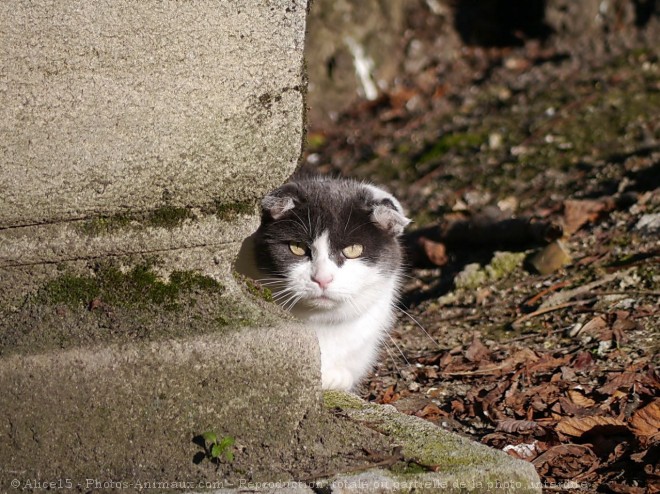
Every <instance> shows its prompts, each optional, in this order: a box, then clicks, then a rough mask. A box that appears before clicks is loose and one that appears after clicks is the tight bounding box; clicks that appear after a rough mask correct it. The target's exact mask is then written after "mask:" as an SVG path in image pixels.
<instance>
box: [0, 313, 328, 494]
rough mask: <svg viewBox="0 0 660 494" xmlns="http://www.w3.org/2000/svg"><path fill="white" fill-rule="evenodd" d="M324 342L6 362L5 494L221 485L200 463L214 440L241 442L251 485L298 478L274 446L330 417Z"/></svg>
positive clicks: (262, 336)
mask: <svg viewBox="0 0 660 494" xmlns="http://www.w3.org/2000/svg"><path fill="white" fill-rule="evenodd" d="M315 344H316V343H315V340H314V338H313V336H312V334H311V333H310V332H308V331H305V330H304V329H301V328H300V327H298V326H296V325H294V324H282V323H281V322H280V323H279V324H277V325H276V326H265V325H262V326H260V327H257V328H243V329H242V330H241V331H240V332H236V331H233V332H226V333H215V334H209V335H206V336H201V337H189V338H184V339H177V340H167V341H160V342H152V343H131V344H118V345H105V346H100V347H92V348H80V347H76V348H72V349H70V350H67V351H57V352H49V353H46V354H40V355H34V356H28V357H26V356H21V355H15V356H11V357H8V358H4V359H2V360H0V388H1V389H2V390H3V398H2V401H3V404H2V406H0V423H1V424H2V430H1V431H0V465H2V469H1V470H0V491H2V492H6V491H8V490H9V483H10V481H11V479H14V478H19V479H21V480H22V481H25V480H27V479H29V478H40V479H43V480H55V479H65V478H68V479H72V480H73V482H74V484H75V485H78V484H81V485H82V486H83V487H86V484H85V482H86V479H88V478H90V479H98V480H100V481H102V482H107V481H115V482H127V483H132V482H137V481H140V480H141V481H143V482H145V481H152V482H153V481H160V482H165V481H170V482H174V481H201V480H204V479H215V480H217V478H218V477H217V473H216V472H215V469H214V468H209V467H210V465H208V464H206V463H201V464H199V465H196V464H194V463H193V461H192V460H193V457H194V456H195V454H197V453H200V451H201V448H200V447H199V446H198V445H197V444H195V443H193V441H192V440H193V437H195V436H197V435H200V434H202V433H204V432H206V431H209V430H211V431H215V432H216V433H217V434H218V435H219V436H220V437H223V436H231V437H234V438H236V440H237V442H238V443H239V444H240V448H241V453H240V454H239V453H237V454H236V462H235V465H236V468H237V469H240V468H249V469H250V478H252V479H273V478H275V479H277V478H282V477H283V476H284V478H286V474H285V472H283V471H282V470H281V468H280V465H279V464H278V462H279V461H280V460H279V458H278V455H275V454H272V452H271V448H283V447H285V446H286V445H289V444H291V443H292V442H294V440H295V437H296V434H297V431H298V429H299V427H300V422H301V421H303V419H304V418H305V416H306V415H309V414H310V413H312V412H313V410H314V409H316V408H318V402H317V397H318V396H319V395H318V391H317V390H318V381H319V379H320V377H319V375H318V368H319V365H320V364H319V362H318V356H317V354H318V352H314V351H310V349H313V348H314V346H315ZM282 376H286V379H282ZM87 487H88V486H87ZM83 490H85V489H83ZM132 490H133V489H129V491H132Z"/></svg>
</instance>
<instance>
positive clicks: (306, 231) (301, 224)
mask: <svg viewBox="0 0 660 494" xmlns="http://www.w3.org/2000/svg"><path fill="white" fill-rule="evenodd" d="M291 212H292V213H293V214H294V215H295V217H296V218H298V221H299V222H300V226H302V227H303V228H304V230H305V233H307V235H311V232H310V231H309V230H308V229H307V226H305V223H303V220H302V218H301V217H300V216H298V214H297V213H296V212H295V211H291ZM307 213H308V214H309V210H308V211H307Z"/></svg>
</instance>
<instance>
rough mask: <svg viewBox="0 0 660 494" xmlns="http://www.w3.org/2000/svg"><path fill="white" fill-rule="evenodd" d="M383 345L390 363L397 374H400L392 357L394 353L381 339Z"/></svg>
mask: <svg viewBox="0 0 660 494" xmlns="http://www.w3.org/2000/svg"><path fill="white" fill-rule="evenodd" d="M383 346H384V347H385V351H386V352H387V354H388V355H389V356H390V360H391V361H392V365H394V368H395V369H396V372H397V374H398V375H401V369H400V368H399V366H398V365H396V358H394V354H393V353H392V350H390V346H389V345H388V344H387V342H386V341H383Z"/></svg>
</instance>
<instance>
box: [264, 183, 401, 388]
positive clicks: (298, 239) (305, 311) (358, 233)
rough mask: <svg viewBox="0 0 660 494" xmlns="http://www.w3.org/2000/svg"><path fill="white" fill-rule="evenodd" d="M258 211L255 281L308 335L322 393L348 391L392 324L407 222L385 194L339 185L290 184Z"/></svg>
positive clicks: (372, 359)
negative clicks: (314, 339) (314, 346)
mask: <svg viewBox="0 0 660 494" xmlns="http://www.w3.org/2000/svg"><path fill="white" fill-rule="evenodd" d="M261 205H262V218H261V225H260V227H259V229H258V230H257V232H256V233H255V236H254V246H255V256H256V262H257V267H258V268H259V270H260V272H261V273H264V274H265V278H262V279H261V280H260V281H261V283H262V284H263V285H264V286H267V287H268V288H270V289H271V290H272V291H273V294H274V298H275V299H276V300H277V301H278V303H279V304H280V305H282V307H284V308H285V309H287V310H289V311H291V313H293V314H294V315H295V316H296V317H298V318H299V319H301V320H303V321H305V322H306V323H307V324H308V325H309V326H310V327H311V328H313V329H314V331H315V332H316V335H317V336H318V340H319V346H320V348H321V378H322V383H321V384H322V387H323V388H324V389H340V390H351V389H353V388H354V387H355V386H356V385H357V384H358V383H359V382H360V381H361V379H362V378H363V377H364V376H365V374H366V373H367V372H369V370H370V369H371V368H372V366H373V364H374V362H375V360H376V358H377V357H378V354H379V350H380V344H381V342H382V340H383V339H384V338H385V337H386V336H387V334H388V331H389V329H390V327H391V325H392V323H393V320H394V306H395V303H396V298H397V295H398V291H399V286H400V282H401V273H402V250H401V247H400V245H399V236H400V235H401V233H402V232H403V230H404V228H405V226H406V225H407V224H408V223H409V222H410V220H409V219H408V218H406V217H405V215H404V213H403V210H402V208H401V204H400V203H399V201H397V200H396V199H395V198H394V197H393V196H392V195H391V194H389V193H388V192H385V191H384V190H382V189H380V188H378V187H376V186H374V185H371V184H367V183H361V182H357V181H353V180H347V179H329V178H321V177H318V178H308V179H301V180H298V181H293V182H290V183H287V184H285V185H283V186H282V187H280V188H278V189H276V190H274V191H272V192H271V193H270V194H268V195H267V196H266V197H265V198H264V199H263V200H262V203H261Z"/></svg>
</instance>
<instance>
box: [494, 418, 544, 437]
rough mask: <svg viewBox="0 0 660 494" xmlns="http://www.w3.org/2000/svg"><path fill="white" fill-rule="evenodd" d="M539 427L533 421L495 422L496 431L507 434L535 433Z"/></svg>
mask: <svg viewBox="0 0 660 494" xmlns="http://www.w3.org/2000/svg"><path fill="white" fill-rule="evenodd" d="M540 428H541V427H540V426H539V424H538V423H536V422H534V421H533V420H514V419H504V420H500V421H498V422H497V427H496V428H495V430H496V431H502V432H508V433H509V434H523V433H525V432H535V431H537V430H539V429H540Z"/></svg>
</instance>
